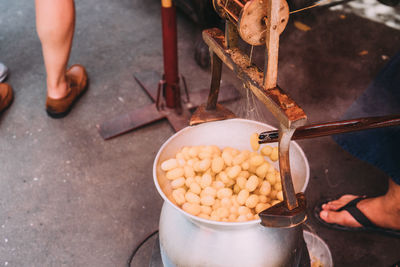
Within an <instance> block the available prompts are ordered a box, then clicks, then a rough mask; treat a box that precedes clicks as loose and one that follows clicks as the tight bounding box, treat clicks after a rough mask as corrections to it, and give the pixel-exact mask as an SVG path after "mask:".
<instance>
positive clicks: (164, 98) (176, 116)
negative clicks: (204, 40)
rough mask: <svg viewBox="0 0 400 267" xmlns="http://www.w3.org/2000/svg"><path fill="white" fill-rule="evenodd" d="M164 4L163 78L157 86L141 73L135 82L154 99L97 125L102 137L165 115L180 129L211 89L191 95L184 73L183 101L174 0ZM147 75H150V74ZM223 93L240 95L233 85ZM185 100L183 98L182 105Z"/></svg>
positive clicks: (224, 96)
mask: <svg viewBox="0 0 400 267" xmlns="http://www.w3.org/2000/svg"><path fill="white" fill-rule="evenodd" d="M161 7H162V9H161V17H162V32H163V52H164V53H163V55H164V75H163V78H162V80H160V81H159V83H158V86H156V85H155V84H152V83H151V82H150V81H149V80H146V78H145V79H142V78H141V77H138V76H141V75H137V76H134V77H135V80H136V82H137V83H138V84H139V85H140V87H141V88H142V89H143V90H144V91H145V92H146V93H147V95H148V96H149V97H150V98H151V100H152V101H153V103H152V104H150V105H147V106H145V107H143V108H140V109H136V110H133V111H130V112H128V113H125V114H121V115H118V116H116V117H114V118H112V119H110V120H107V121H105V122H103V123H101V124H100V125H97V128H98V130H99V133H100V135H101V137H103V139H105V140H107V139H110V138H113V137H116V136H119V135H121V134H124V133H127V132H129V131H132V130H134V129H137V128H139V127H141V126H144V125H147V124H150V123H153V122H155V121H158V120H161V119H164V118H166V119H168V122H169V123H170V124H171V126H172V127H173V129H174V130H175V131H179V130H180V129H182V128H184V127H186V126H187V125H188V124H189V120H190V116H191V113H190V109H192V108H196V107H198V106H199V105H200V104H201V103H202V99H204V98H205V97H206V96H207V94H208V89H207V90H203V91H199V92H195V93H192V94H191V96H190V98H191V99H190V98H189V94H188V90H187V88H186V82H185V80H184V78H183V77H182V78H183V79H182V80H183V82H184V88H185V93H186V101H182V99H181V88H180V84H179V76H178V73H179V72H178V51H177V27H176V9H175V6H174V5H173V3H172V1H171V0H162V1H161ZM144 76H145V77H148V76H149V75H148V74H147V75H144ZM159 78H160V75H158V76H155V77H153V78H152V81H154V80H155V81H157V80H159ZM221 93H222V94H221V97H220V101H222V102H223V101H229V100H235V99H237V98H238V97H239V94H238V93H237V92H236V91H235V89H234V88H233V87H231V86H228V87H227V88H226V89H225V90H223V91H222V92H221ZM182 102H184V105H183V106H182Z"/></svg>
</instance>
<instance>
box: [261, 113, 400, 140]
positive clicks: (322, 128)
mask: <svg viewBox="0 0 400 267" xmlns="http://www.w3.org/2000/svg"><path fill="white" fill-rule="evenodd" d="M396 125H400V114H397V115H388V116H380V117H366V118H358V119H353V120H343V121H335V122H327V123H321V124H313V125H307V126H302V127H299V128H297V129H296V131H295V132H294V134H293V138H292V139H293V140H298V139H307V138H315V137H322V136H328V135H333V134H340V133H348V132H356V131H362V130H368V129H376V128H383V127H390V126H396ZM277 141H278V131H277V130H274V131H267V132H263V133H261V134H260V135H259V143H260V144H263V143H273V142H277Z"/></svg>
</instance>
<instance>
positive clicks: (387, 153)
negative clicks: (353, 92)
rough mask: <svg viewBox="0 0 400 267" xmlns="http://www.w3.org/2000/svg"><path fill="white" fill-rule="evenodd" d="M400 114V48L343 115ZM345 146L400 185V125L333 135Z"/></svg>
mask: <svg viewBox="0 0 400 267" xmlns="http://www.w3.org/2000/svg"><path fill="white" fill-rule="evenodd" d="M394 114H400V52H399V53H397V54H396V55H395V56H394V57H393V58H392V59H391V60H390V61H389V62H388V63H387V64H386V66H385V67H384V68H383V69H382V70H381V72H380V73H379V74H378V76H377V77H376V79H375V80H374V81H373V83H372V84H371V85H370V86H369V87H368V88H367V90H365V92H364V93H363V94H362V95H361V96H360V97H359V98H358V99H357V100H356V101H355V102H354V103H353V104H352V105H351V107H350V108H349V110H348V111H347V112H346V113H345V114H344V116H343V119H344V120H345V119H353V118H361V117H370V116H383V115H394ZM333 139H334V140H335V141H336V142H337V143H338V144H339V145H340V146H342V147H343V148H344V149H345V150H347V151H349V152H350V153H351V154H353V155H354V156H356V157H357V158H359V159H361V160H364V161H367V162H369V163H371V164H373V165H375V166H376V167H378V168H379V169H381V170H382V171H384V172H385V173H387V174H388V175H389V176H390V177H391V178H392V179H393V181H394V182H395V183H396V184H399V185H400V126H394V127H388V128H380V129H373V130H367V131H361V132H355V133H346V134H340V135H336V136H333Z"/></svg>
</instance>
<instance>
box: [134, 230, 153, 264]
mask: <svg viewBox="0 0 400 267" xmlns="http://www.w3.org/2000/svg"><path fill="white" fill-rule="evenodd" d="M157 233H158V230H155V231H154V232H152V233H151V234H149V235H148V236H146V238H145V239H143V240H142V242H140V243H139V244H138V245H137V246H136V247H135V249H134V250H133V252H132V254H131V256H130V257H129V260H128V264H127V267H131V264H132V260H133V257H135V255H136V253H137V252H138V250H139V249H140V248H141V247H142V246H143V244H144V243H146V241H147V240H149V239H150V238H152V237H153V236H154V235H156V234H157Z"/></svg>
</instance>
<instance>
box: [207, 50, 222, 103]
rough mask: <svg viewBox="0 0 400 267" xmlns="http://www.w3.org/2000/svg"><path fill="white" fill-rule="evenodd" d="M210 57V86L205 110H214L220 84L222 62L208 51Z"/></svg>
mask: <svg viewBox="0 0 400 267" xmlns="http://www.w3.org/2000/svg"><path fill="white" fill-rule="evenodd" d="M210 55H211V86H210V94H209V95H208V100H207V105H206V110H215V109H216V106H217V101H218V94H219V87H220V82H221V72H222V61H221V59H220V58H219V57H218V56H217V55H216V54H215V53H213V52H212V51H211V50H210Z"/></svg>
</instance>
